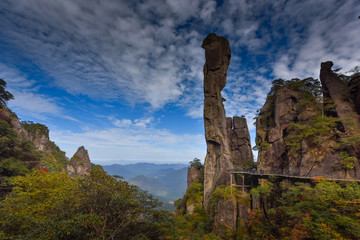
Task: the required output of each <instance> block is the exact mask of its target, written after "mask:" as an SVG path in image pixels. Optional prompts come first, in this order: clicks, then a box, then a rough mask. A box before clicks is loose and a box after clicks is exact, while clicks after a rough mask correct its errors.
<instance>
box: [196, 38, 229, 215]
mask: <svg viewBox="0 0 360 240" xmlns="http://www.w3.org/2000/svg"><path fill="white" fill-rule="evenodd" d="M201 47H202V48H204V49H205V58H206V62H205V64H204V95H205V100H204V124H205V139H206V145H207V155H206V158H205V170H204V207H205V209H206V208H207V205H208V203H209V199H210V196H211V194H212V192H213V191H214V190H215V188H216V187H218V186H220V185H226V184H227V183H228V182H229V180H230V179H229V174H228V171H229V170H230V169H232V168H233V164H232V161H231V148H230V144H229V141H228V136H227V130H226V117H225V109H224V105H223V98H222V96H221V90H222V89H223V88H224V86H225V84H226V75H227V70H228V67H229V64H230V57H231V51H230V44H229V42H228V40H227V39H226V38H224V37H219V36H216V34H214V33H211V34H209V35H208V36H207V37H206V38H205V39H204V41H203V43H202V46H201Z"/></svg>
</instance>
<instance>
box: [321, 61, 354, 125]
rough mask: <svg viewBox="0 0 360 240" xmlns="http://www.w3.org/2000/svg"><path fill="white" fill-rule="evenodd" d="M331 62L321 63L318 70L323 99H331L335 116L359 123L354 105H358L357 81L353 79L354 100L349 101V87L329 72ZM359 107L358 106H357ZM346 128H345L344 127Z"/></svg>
mask: <svg viewBox="0 0 360 240" xmlns="http://www.w3.org/2000/svg"><path fill="white" fill-rule="evenodd" d="M333 65H334V64H333V62H331V61H328V62H323V63H321V70H320V81H321V84H322V86H323V89H324V93H323V94H324V98H328V99H331V100H332V102H333V103H334V104H335V108H336V115H337V116H339V117H340V118H353V119H355V120H357V122H360V116H359V115H358V114H357V113H356V107H355V103H358V100H359V95H357V93H359V80H357V83H356V78H355V77H354V78H353V79H352V80H353V83H352V84H353V85H355V86H356V87H353V88H354V89H352V90H353V91H354V94H353V95H352V96H353V98H354V99H351V97H350V96H349V86H347V84H346V83H345V82H343V81H341V79H340V78H339V76H338V75H337V74H336V73H334V72H333V71H332V70H331V67H332V66H333ZM358 107H359V106H358ZM345 127H346V126H345Z"/></svg>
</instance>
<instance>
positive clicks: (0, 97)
mask: <svg viewBox="0 0 360 240" xmlns="http://www.w3.org/2000/svg"><path fill="white" fill-rule="evenodd" d="M5 88H6V82H5V81H4V80H2V79H1V78H0V107H6V103H7V101H9V100H10V99H14V96H13V95H12V94H11V93H10V92H8V91H6V90H5Z"/></svg>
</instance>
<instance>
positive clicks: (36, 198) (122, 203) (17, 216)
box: [0, 170, 172, 239]
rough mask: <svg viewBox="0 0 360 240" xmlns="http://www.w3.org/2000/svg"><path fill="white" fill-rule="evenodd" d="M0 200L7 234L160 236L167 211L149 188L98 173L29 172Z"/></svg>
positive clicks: (1, 226) (0, 228)
mask: <svg viewBox="0 0 360 240" xmlns="http://www.w3.org/2000/svg"><path fill="white" fill-rule="evenodd" d="M11 183H12V184H13V185H15V187H14V189H13V191H12V192H11V193H10V194H9V195H7V196H6V199H5V200H3V201H1V202H0V215H1V216H2V217H1V218H0V233H1V234H3V236H5V237H6V238H7V239H162V238H165V237H166V234H167V232H168V229H171V228H172V227H171V226H172V225H171V223H172V222H171V221H170V215H169V213H167V212H164V211H157V210H154V208H155V207H156V206H158V205H159V203H158V202H157V200H155V199H153V198H152V197H151V196H149V195H148V194H147V193H145V192H143V191H141V190H140V189H139V188H137V187H136V186H132V185H129V184H128V183H127V182H125V181H117V180H116V179H114V178H112V177H110V176H109V175H106V174H105V173H102V172H92V173H91V175H90V176H86V177H82V178H79V177H77V178H71V177H69V176H68V175H67V174H66V173H63V172H58V173H47V172H44V171H38V170H36V171H32V172H31V173H30V174H28V175H26V176H18V177H15V178H13V179H12V180H11Z"/></svg>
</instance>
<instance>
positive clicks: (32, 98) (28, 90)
mask: <svg viewBox="0 0 360 240" xmlns="http://www.w3.org/2000/svg"><path fill="white" fill-rule="evenodd" d="M0 77H1V78H2V79H4V80H5V81H6V82H7V90H8V91H9V92H11V93H12V94H13V95H14V99H13V100H10V101H9V103H8V105H9V107H11V108H12V109H13V110H15V111H16V112H21V113H22V114H26V115H29V116H33V117H35V118H37V119H42V120H44V119H47V118H49V117H50V116H58V117H61V118H64V119H68V120H72V121H78V120H77V119H75V118H73V117H70V116H68V115H66V114H65V113H64V109H63V108H62V107H61V106H60V105H59V104H58V103H57V101H56V99H54V98H52V97H50V96H47V95H45V94H41V93H39V92H38V90H39V86H37V84H36V80H34V79H29V78H28V76H27V75H26V74H24V73H21V72H20V71H19V70H17V69H16V68H12V67H8V66H6V65H4V64H0Z"/></svg>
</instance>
